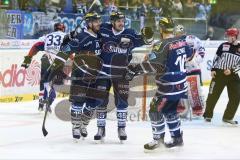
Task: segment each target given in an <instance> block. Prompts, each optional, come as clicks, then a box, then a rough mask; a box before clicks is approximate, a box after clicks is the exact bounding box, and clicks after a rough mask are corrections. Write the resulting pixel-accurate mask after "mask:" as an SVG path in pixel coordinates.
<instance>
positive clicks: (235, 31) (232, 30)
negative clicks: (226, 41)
mask: <svg viewBox="0 0 240 160" xmlns="http://www.w3.org/2000/svg"><path fill="white" fill-rule="evenodd" d="M238 35H239V30H238V29H237V28H229V29H227V30H226V32H225V36H236V37H238Z"/></svg>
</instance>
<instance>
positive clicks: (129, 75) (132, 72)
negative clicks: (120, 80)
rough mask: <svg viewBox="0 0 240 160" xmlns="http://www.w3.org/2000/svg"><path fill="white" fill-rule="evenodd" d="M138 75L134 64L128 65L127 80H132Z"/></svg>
mask: <svg viewBox="0 0 240 160" xmlns="http://www.w3.org/2000/svg"><path fill="white" fill-rule="evenodd" d="M136 75H137V73H136V71H135V68H134V66H132V65H129V66H128V67H127V71H126V74H125V76H124V78H125V80H127V81H131V80H133V78H134V76H136Z"/></svg>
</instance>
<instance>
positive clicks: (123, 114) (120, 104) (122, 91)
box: [113, 80, 129, 140]
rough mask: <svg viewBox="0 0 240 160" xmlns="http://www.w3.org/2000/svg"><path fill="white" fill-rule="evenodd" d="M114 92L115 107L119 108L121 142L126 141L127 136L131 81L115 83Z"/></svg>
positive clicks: (119, 135) (119, 136)
mask: <svg viewBox="0 0 240 160" xmlns="http://www.w3.org/2000/svg"><path fill="white" fill-rule="evenodd" d="M113 91H114V99H115V105H116V107H117V113H116V116H117V121H118V138H119V139H120V140H126V139H127V134H126V131H125V128H126V121H127V108H128V95H129V81H125V80H122V81H113Z"/></svg>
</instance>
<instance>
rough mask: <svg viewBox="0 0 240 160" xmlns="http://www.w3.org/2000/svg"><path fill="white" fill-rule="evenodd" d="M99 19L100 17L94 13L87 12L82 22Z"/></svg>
mask: <svg viewBox="0 0 240 160" xmlns="http://www.w3.org/2000/svg"><path fill="white" fill-rule="evenodd" d="M98 19H101V16H100V15H98V14H97V13H96V12H89V13H87V14H86V15H85V16H84V20H85V21H86V22H87V23H88V22H91V21H94V20H98Z"/></svg>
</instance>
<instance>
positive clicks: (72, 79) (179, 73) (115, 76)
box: [65, 72, 184, 81]
mask: <svg viewBox="0 0 240 160" xmlns="http://www.w3.org/2000/svg"><path fill="white" fill-rule="evenodd" d="M181 74H184V72H166V73H163V74H162V76H164V75H181ZM140 75H147V76H153V75H158V74H156V73H144V74H140ZM137 76H139V75H136V76H135V77H137ZM119 78H123V75H110V76H96V77H67V78H65V80H71V81H74V80H96V79H119Z"/></svg>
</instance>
